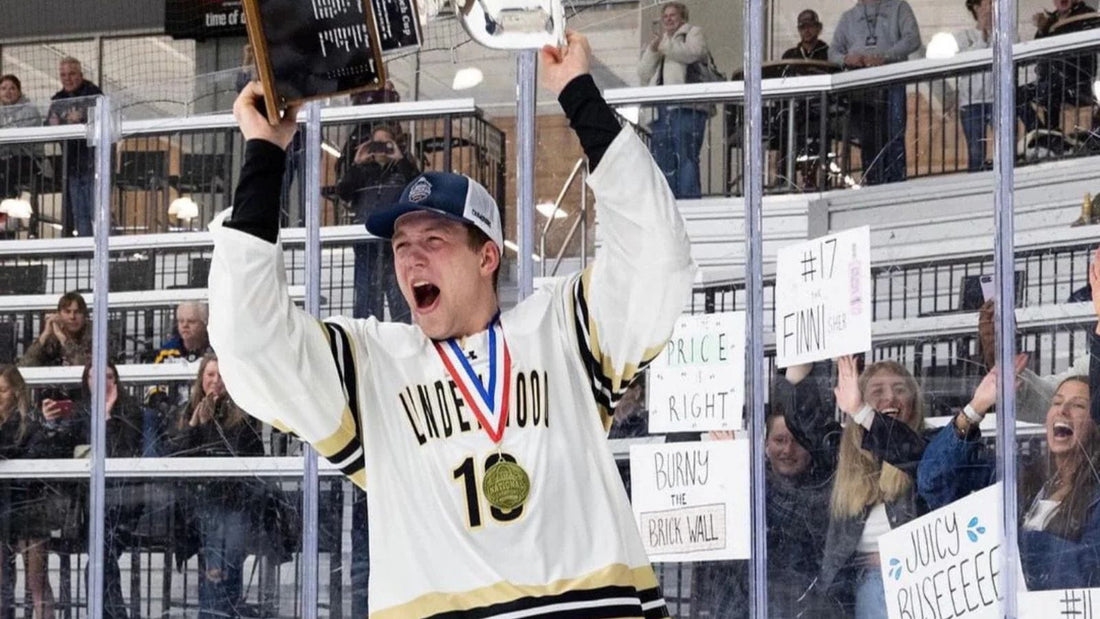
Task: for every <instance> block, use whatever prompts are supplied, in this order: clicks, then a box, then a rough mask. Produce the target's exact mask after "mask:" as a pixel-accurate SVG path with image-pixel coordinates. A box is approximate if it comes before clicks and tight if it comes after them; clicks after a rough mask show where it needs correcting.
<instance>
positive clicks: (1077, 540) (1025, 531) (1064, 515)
mask: <svg viewBox="0 0 1100 619" xmlns="http://www.w3.org/2000/svg"><path fill="white" fill-rule="evenodd" d="M1089 282H1090V283H1091V284H1092V290H1094V291H1096V292H1094V294H1093V297H1092V299H1093V307H1094V310H1095V312H1096V315H1097V317H1098V318H1100V250H1098V251H1097V252H1096V253H1095V254H1094V256H1093V262H1092V264H1091V265H1090V268H1089ZM1088 338H1089V348H1090V353H1091V362H1090V364H1089V373H1088V376H1071V377H1069V378H1066V379H1064V380H1063V381H1062V382H1061V384H1060V385H1058V388H1057V390H1056V391H1055V393H1054V397H1053V398H1052V399H1051V400H1050V405H1049V407H1048V408H1047V411H1046V418H1045V421H1044V426H1045V429H1046V441H1047V453H1046V454H1045V455H1044V456H1039V457H1035V458H1034V459H1033V460H1032V461H1031V462H1029V463H1024V464H1023V467H1022V469H1023V471H1022V475H1021V484H1020V486H1021V487H1020V505H1019V507H1020V518H1019V523H1020V534H1019V547H1020V563H1021V565H1022V567H1023V572H1024V578H1025V580H1026V583H1027V588H1028V590H1032V591H1045V590H1052V589H1073V588H1090V587H1097V586H1100V476H1098V474H1097V471H1098V470H1100V429H1098V426H1100V398H1093V397H1092V394H1093V392H1094V391H1095V390H1096V389H1097V388H1100V321H1098V322H1097V324H1096V326H1095V327H1094V328H1093V329H1091V330H1090V331H1089V335H1088ZM1026 362H1027V357H1026V356H1025V355H1019V356H1018V357H1017V359H1016V368H1015V369H1016V371H1017V372H1020V371H1021V370H1022V369H1023V366H1024V364H1026ZM999 374H1000V372H999V371H998V369H997V368H994V369H992V370H991V371H990V372H989V373H988V374H986V376H985V378H984V379H983V380H982V382H981V384H979V385H978V388H977V389H975V390H974V397H973V398H972V399H971V401H970V403H969V404H968V405H967V406H966V407H965V408H964V409H963V411H961V412H959V413H958V414H957V415H956V416H955V417H954V419H953V421H952V423H951V424H950V425H949V426H947V427H945V428H944V429H943V430H941V431H940V432H939V433H937V434H936V436H935V437H934V438H933V439H932V442H931V443H930V444H929V446H928V450H927V451H926V452H925V455H924V458H923V460H922V461H921V464H920V472H919V475H918V478H919V486H920V493H921V495H922V496H923V497H924V499H925V500H926V501H927V502H928V505H929V507H931V508H933V509H935V508H939V507H943V506H944V505H947V504H948V503H951V502H952V501H955V500H957V499H960V498H962V497H964V496H966V495H967V494H969V493H970V492H972V491H974V490H977V489H980V488H982V487H985V486H987V485H989V484H990V483H992V482H993V481H994V478H995V474H996V471H995V464H994V458H993V454H992V453H991V452H990V450H987V449H986V448H985V445H984V444H983V443H982V441H981V429H980V428H979V426H980V424H981V421H982V419H983V418H984V417H985V415H986V414H988V412H989V411H990V410H991V409H992V408H993V406H994V404H995V403H996V400H997V396H996V389H997V380H998V376H999Z"/></svg>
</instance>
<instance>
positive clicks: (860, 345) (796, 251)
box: [775, 226, 873, 368]
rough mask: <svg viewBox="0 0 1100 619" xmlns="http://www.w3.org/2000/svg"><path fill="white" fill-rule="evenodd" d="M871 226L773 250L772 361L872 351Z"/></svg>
mask: <svg viewBox="0 0 1100 619" xmlns="http://www.w3.org/2000/svg"><path fill="white" fill-rule="evenodd" d="M872 300H873V299H872V297H871V229H870V228H869V227H867V226H863V227H861V228H853V229H851V230H845V231H843V232H838V233H836V234H830V235H828V236H823V237H820V238H816V239H813V240H812V241H806V242H804V243H798V244H796V245H790V246H787V247H783V248H781V249H780V250H779V251H778V252H776V275H775V349H776V364H777V365H778V366H779V367H781V368H785V367H789V366H792V365H797V364H799V363H809V362H811V361H820V360H822V359H833V358H835V357H839V356H841V355H850V354H855V353H861V352H864V351H867V350H870V349H871V303H872Z"/></svg>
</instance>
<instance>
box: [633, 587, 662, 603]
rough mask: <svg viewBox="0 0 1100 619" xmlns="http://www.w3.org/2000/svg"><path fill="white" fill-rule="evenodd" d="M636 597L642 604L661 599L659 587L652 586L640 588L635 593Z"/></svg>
mask: <svg viewBox="0 0 1100 619" xmlns="http://www.w3.org/2000/svg"><path fill="white" fill-rule="evenodd" d="M637 595H638V599H640V600H641V601H642V604H647V603H649V602H655V601H657V600H660V599H661V597H662V596H661V588H660V587H653V588H652V589H642V590H641V591H639V592H638V593H637Z"/></svg>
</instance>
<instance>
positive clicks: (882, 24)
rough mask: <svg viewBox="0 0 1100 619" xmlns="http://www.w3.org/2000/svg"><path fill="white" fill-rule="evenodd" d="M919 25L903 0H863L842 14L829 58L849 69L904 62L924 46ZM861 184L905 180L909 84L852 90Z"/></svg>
mask: <svg viewBox="0 0 1100 619" xmlns="http://www.w3.org/2000/svg"><path fill="white" fill-rule="evenodd" d="M920 44H921V43H920V28H919V27H918V25H917V18H916V16H915V15H913V9H912V8H911V7H910V6H909V3H908V2H906V1H905V0H860V1H859V3H858V4H856V6H854V7H852V8H850V9H848V10H847V11H845V12H844V14H843V15H841V17H840V22H839V23H838V24H837V27H836V31H835V32H834V33H833V44H832V46H831V47H830V48H829V60H831V61H833V62H834V63H836V64H840V65H843V66H844V67H845V68H848V69H861V68H864V67H879V66H882V65H884V64H890V63H894V62H903V61H905V60H906V59H907V58H908V57H909V54H912V53H913V52H915V51H917V50H918V49H919V48H920ZM850 106H851V109H850V115H851V118H852V120H851V122H852V123H853V124H854V125H855V126H857V127H859V150H860V159H861V165H862V167H863V184H865V185H871V184H878V183H894V182H898V181H903V180H905V175H906V168H905V123H906V109H905V108H906V94H905V84H894V85H890V86H886V87H885V88H883V87H875V88H870V89H867V90H864V91H863V92H860V93H856V94H853V95H852V97H851V100H850Z"/></svg>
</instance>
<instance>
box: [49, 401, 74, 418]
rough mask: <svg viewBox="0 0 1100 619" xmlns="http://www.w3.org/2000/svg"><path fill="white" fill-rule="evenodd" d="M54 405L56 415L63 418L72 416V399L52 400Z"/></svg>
mask: <svg viewBox="0 0 1100 619" xmlns="http://www.w3.org/2000/svg"><path fill="white" fill-rule="evenodd" d="M53 403H54V406H56V407H57V415H58V417H61V418H63V419H69V418H71V417H72V416H73V401H72V400H54V402H53Z"/></svg>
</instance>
